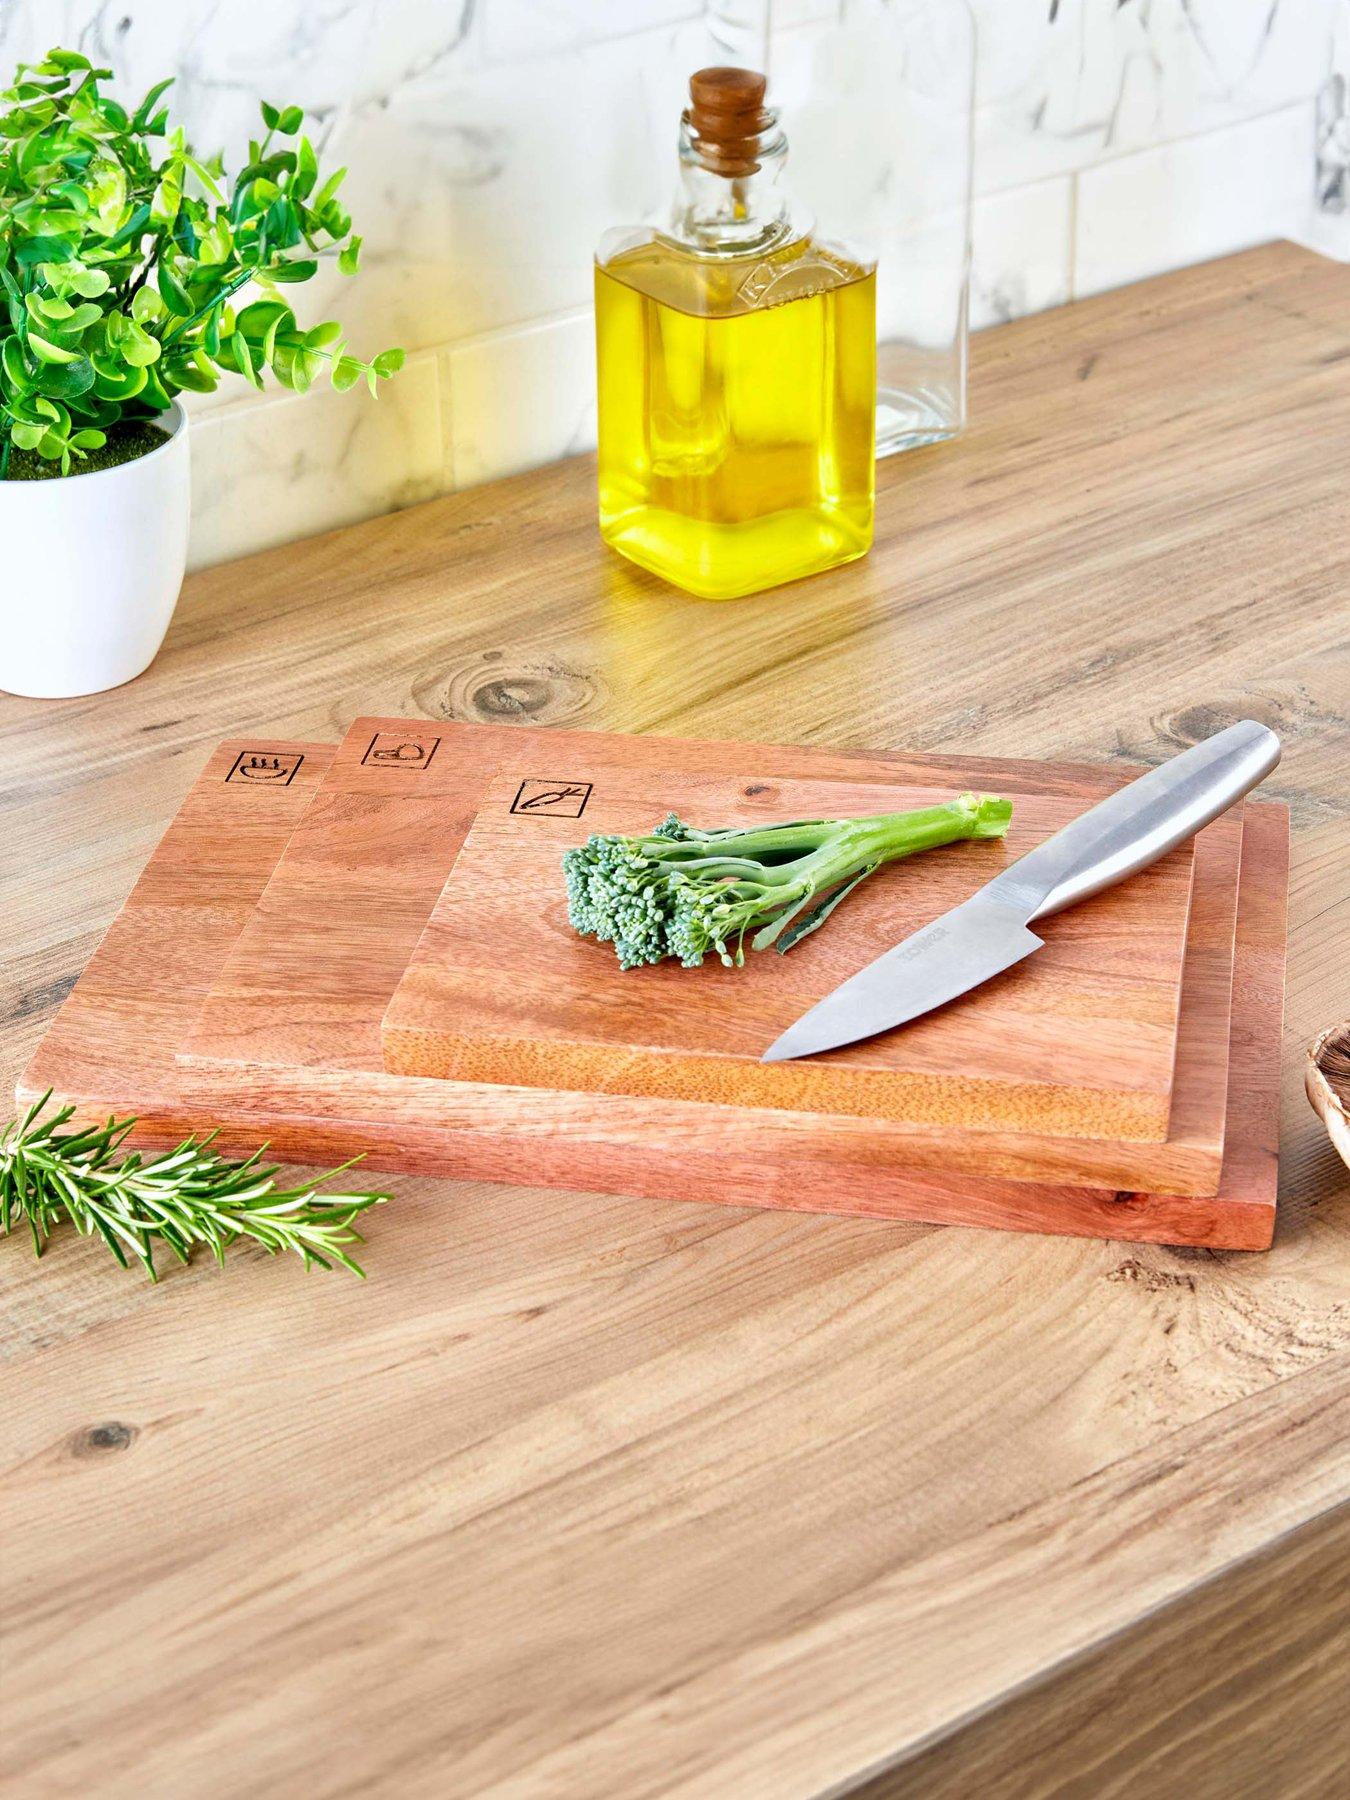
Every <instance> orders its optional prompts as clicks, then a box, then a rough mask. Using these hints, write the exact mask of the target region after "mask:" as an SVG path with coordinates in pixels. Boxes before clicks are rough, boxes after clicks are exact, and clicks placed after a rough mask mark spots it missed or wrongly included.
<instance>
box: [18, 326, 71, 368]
mask: <svg viewBox="0 0 1350 1800" xmlns="http://www.w3.org/2000/svg"><path fill="white" fill-rule="evenodd" d="M28 348H29V349H30V350H31V351H32V352H33V355H34V356H36V357H37V359H38V361H39V362H45V363H72V362H75V361H77V359H78V357H79V352H78V350H63V349H62V348H61V346H60V345H59V344H53V343H52V342H51V340H50V339H49V338H44V337H40V336H39V335H38V333H37V332H36V331H30V332H29V333H28Z"/></svg>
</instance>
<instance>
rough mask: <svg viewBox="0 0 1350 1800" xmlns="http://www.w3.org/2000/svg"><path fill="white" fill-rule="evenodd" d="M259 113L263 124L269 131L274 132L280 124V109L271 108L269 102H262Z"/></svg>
mask: <svg viewBox="0 0 1350 1800" xmlns="http://www.w3.org/2000/svg"><path fill="white" fill-rule="evenodd" d="M261 111H262V119H263V124H264V125H265V126H266V127H267V129H268V130H269V131H275V130H276V128H277V126H278V125H280V123H281V109H280V108H279V107H276V106H273V105H272V103H271V101H270V100H264V101H263V102H262V108H261Z"/></svg>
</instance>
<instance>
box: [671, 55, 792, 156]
mask: <svg viewBox="0 0 1350 1800" xmlns="http://www.w3.org/2000/svg"><path fill="white" fill-rule="evenodd" d="M684 118H685V123H686V125H688V127H689V129H690V132H691V133H692V134H693V137H694V141H695V144H696V146H697V149H698V155H699V161H700V162H701V163H702V164H703V166H704V168H705V169H710V170H711V171H712V172H713V174H715V175H729V176H733V177H735V176H741V175H753V174H754V173H755V171H756V169H758V167H759V161H758V158H757V155H756V152H757V151H758V149H759V140H760V136H761V134H762V133H763V132H766V131H768V130H770V129H771V128H772V126H773V125H774V123H775V120H774V115H773V114H772V113H771V112H768V111H766V110H765V106H764V77H763V76H762V75H760V74H758V73H757V72H756V71H755V70H754V69H733V68H717V69H700V70H699V71H698V72H697V74H694V75H691V76H690V77H689V110H688V112H686V113H685V115H684Z"/></svg>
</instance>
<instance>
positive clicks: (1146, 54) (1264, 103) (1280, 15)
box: [976, 0, 1337, 192]
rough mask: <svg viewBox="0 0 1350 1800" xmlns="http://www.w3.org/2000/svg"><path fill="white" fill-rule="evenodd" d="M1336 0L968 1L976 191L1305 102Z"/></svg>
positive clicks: (1322, 67)
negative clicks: (975, 45)
mask: <svg viewBox="0 0 1350 1800" xmlns="http://www.w3.org/2000/svg"><path fill="white" fill-rule="evenodd" d="M1336 3H1337V0H1149V3H1148V4H1143V0H1124V3H1123V4H1121V3H1118V0H1056V3H1055V4H1051V0H976V11H977V14H978V23H979V66H978V77H977V85H976V92H977V102H978V104H977V113H976V186H977V189H978V190H979V191H980V192H990V191H992V190H994V189H996V188H1002V187H1015V186H1018V185H1019V184H1021V183H1023V182H1026V181H1031V180H1037V179H1040V178H1042V177H1044V176H1047V175H1052V174H1062V173H1065V172H1068V171H1071V170H1076V169H1085V168H1088V167H1090V166H1092V165H1093V164H1095V163H1097V162H1099V161H1101V160H1102V159H1104V158H1107V157H1111V156H1115V155H1119V154H1122V153H1124V152H1128V151H1131V150H1136V149H1142V148H1145V147H1147V146H1150V145H1154V144H1159V143H1165V142H1168V141H1171V140H1174V139H1178V138H1183V137H1190V136H1194V135H1196V134H1198V133H1201V132H1208V131H1211V130H1216V129H1221V128H1222V127H1224V126H1226V125H1229V124H1232V123H1234V122H1236V121H1238V120H1240V119H1243V118H1247V117H1254V116H1258V115H1261V114H1264V113H1268V112H1272V111H1275V110H1276V109H1278V108H1280V107H1282V106H1285V105H1286V104H1289V103H1292V102H1294V101H1298V100H1304V99H1307V98H1308V97H1309V96H1311V95H1312V94H1313V93H1314V92H1315V90H1316V88H1317V86H1318V85H1319V83H1320V82H1321V80H1322V78H1323V76H1324V74H1325V71H1326V64H1327V46H1328V38H1329V33H1330V29H1331V18H1332V8H1333V6H1334V5H1335V4H1336ZM1052 15H1053V16H1052Z"/></svg>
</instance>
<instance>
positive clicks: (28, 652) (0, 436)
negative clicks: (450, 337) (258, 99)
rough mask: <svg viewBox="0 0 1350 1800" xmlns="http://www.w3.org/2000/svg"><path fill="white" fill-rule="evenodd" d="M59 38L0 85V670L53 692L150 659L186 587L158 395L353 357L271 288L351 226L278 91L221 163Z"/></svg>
mask: <svg viewBox="0 0 1350 1800" xmlns="http://www.w3.org/2000/svg"><path fill="white" fill-rule="evenodd" d="M110 74H111V71H110V70H107V69H99V68H95V67H93V65H92V64H91V63H90V62H89V60H88V58H87V57H84V56H81V55H79V54H77V53H76V52H74V51H71V50H53V51H51V52H50V53H49V54H48V56H47V57H46V58H45V60H44V61H42V62H40V63H37V64H32V65H27V64H20V66H19V69H18V73H17V77H16V80H15V83H14V85H13V87H11V88H10V89H8V90H7V91H6V92H5V93H4V94H3V95H0V105H2V106H3V107H4V110H3V111H0V289H2V291H0V688H6V689H8V690H9V691H10V692H11V693H16V694H27V695H34V696H38V697H41V698H57V697H62V696H68V695H74V694H91V693H97V692H99V691H101V690H102V689H104V688H109V687H116V686H117V685H118V684H119V683H121V682H124V681H129V680H131V678H132V677H133V676H135V675H139V674H140V672H141V671H142V670H143V669H144V668H146V667H147V666H148V665H149V663H150V662H151V661H152V660H153V658H154V656H155V653H156V652H157V651H158V649H159V646H160V644H161V643H162V641H163V638H164V633H165V631H166V630H167V629H168V624H169V619H170V617H171V615H172V613H173V608H174V603H175V601H176V600H177V598H178V590H179V588H180V586H181V584H182V579H183V568H184V561H185V557H186V552H187V531H188V502H189V483H188V444H187V422H186V419H185V417H184V414H183V409H182V407H181V405H180V403H179V401H178V399H177V396H178V395H179V394H181V393H183V392H184V391H188V392H196V393H209V392H210V391H211V390H212V389H214V388H215V387H216V385H217V383H218V382H219V379H220V375H221V373H222V372H226V373H229V374H234V375H240V376H242V377H243V378H244V380H246V381H248V382H251V383H252V384H253V386H254V387H258V388H261V386H262V385H263V378H264V374H265V372H266V371H268V370H270V371H271V373H272V374H273V375H274V376H275V377H276V379H277V380H278V381H279V382H280V383H281V384H282V385H283V386H284V387H287V388H290V389H292V390H293V391H294V392H296V393H304V392H305V391H306V390H307V389H308V388H309V386H310V384H311V383H312V382H313V381H314V380H315V379H316V377H318V376H319V375H320V374H321V373H322V372H324V371H326V372H327V374H328V377H329V379H330V380H331V381H332V383H333V386H334V387H336V388H338V389H344V388H349V387H351V386H352V385H353V384H354V383H355V382H357V381H359V380H361V379H362V378H363V377H364V378H365V380H366V381H367V382H368V383H369V385H370V388H371V391H372V392H374V390H375V387H376V384H377V381H378V380H379V378H380V377H382V376H388V375H392V374H393V373H394V372H395V371H396V370H397V369H398V368H399V367H400V366H401V364H402V362H403V352H402V351H401V350H386V351H384V352H383V353H382V354H380V355H378V356H376V357H375V358H374V359H373V360H372V361H371V362H363V361H361V360H360V359H359V358H357V357H355V356H353V355H352V354H350V353H349V351H348V350H347V348H346V346H345V343H344V340H343V333H342V328H341V326H339V325H338V324H336V323H334V322H332V321H328V322H326V323H323V324H319V325H313V326H310V327H309V328H308V329H304V328H302V327H301V326H300V324H299V323H298V322H297V320H296V316H295V314H294V312H293V311H292V310H291V308H290V306H289V304H288V303H287V301H286V298H285V296H284V294H283V292H282V291H281V290H282V289H283V288H284V287H286V286H288V285H291V284H293V283H296V282H303V281H307V280H309V278H310V277H311V276H312V275H314V274H315V273H316V271H317V269H318V266H319V259H320V258H321V257H336V259H337V263H338V267H339V268H340V269H341V270H342V272H343V273H344V274H347V275H351V274H353V273H354V272H355V270H356V267H357V261H358V258H359V256H360V248H361V240H360V238H359V237H354V236H353V235H352V222H351V218H350V216H349V215H348V214H347V212H346V211H345V210H344V209H343V207H342V204H341V202H340V201H339V200H338V198H337V192H338V188H339V185H340V184H341V181H342V178H343V175H344V174H345V171H344V170H342V169H338V170H336V171H334V173H332V174H331V175H329V176H327V178H326V179H325V178H323V177H322V176H321V174H320V170H319V165H318V159H317V157H316V155H315V152H314V147H313V145H312V144H311V143H310V141H309V139H308V138H307V137H305V136H303V135H301V125H302V123H303V113H302V111H301V109H300V108H299V107H298V106H287V107H275V106H271V105H268V104H266V103H264V105H263V107H262V118H263V126H264V135H263V136H262V137H261V138H259V139H256V140H254V141H253V142H252V143H251V144H250V145H249V157H248V162H247V164H246V165H245V167H243V168H242V169H241V170H240V171H239V173H238V174H237V175H235V176H233V177H228V176H227V175H226V173H225V170H224V165H223V160H222V158H221V157H220V156H219V155H216V156H212V157H208V158H201V157H199V156H198V155H196V154H195V152H194V151H193V149H192V147H191V146H190V145H189V143H188V142H187V139H186V137H185V135H184V133H183V130H182V128H181V127H178V128H174V129H170V126H169V122H168V114H167V109H166V108H164V107H163V106H162V105H161V104H160V101H161V98H162V96H163V94H164V91H165V89H166V88H167V87H168V86H169V85H170V84H169V83H168V82H167V81H163V82H160V83H159V84H158V85H157V86H156V87H154V88H152V89H151V91H150V93H148V94H147V95H146V97H145V99H144V100H143V101H142V102H141V104H140V105H139V106H138V107H137V108H136V110H135V111H134V112H128V111H127V109H126V108H125V107H124V106H122V105H120V104H119V103H118V102H117V101H116V100H115V99H113V98H112V96H111V95H109V94H105V93H104V92H103V91H102V88H101V83H102V82H103V81H105V80H107V79H108V78H109V76H110Z"/></svg>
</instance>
